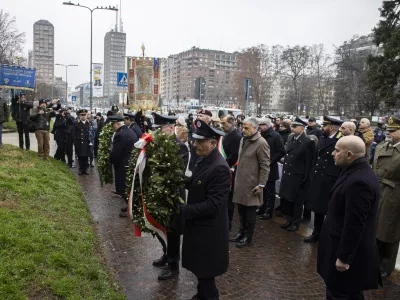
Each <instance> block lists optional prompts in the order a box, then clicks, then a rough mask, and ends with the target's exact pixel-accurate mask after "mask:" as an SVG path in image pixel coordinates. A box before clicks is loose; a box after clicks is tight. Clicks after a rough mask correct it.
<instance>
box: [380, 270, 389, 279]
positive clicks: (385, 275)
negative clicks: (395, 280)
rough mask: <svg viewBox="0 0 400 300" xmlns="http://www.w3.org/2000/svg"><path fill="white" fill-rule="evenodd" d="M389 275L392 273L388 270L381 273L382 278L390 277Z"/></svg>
mask: <svg viewBox="0 0 400 300" xmlns="http://www.w3.org/2000/svg"><path fill="white" fill-rule="evenodd" d="M389 276H390V274H389V273H388V272H385V271H384V272H382V273H381V277H382V278H388V277H389Z"/></svg>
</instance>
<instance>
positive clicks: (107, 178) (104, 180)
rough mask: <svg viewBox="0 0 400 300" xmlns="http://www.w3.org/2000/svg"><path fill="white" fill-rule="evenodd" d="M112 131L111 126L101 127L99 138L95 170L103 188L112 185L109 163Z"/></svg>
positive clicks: (111, 172)
mask: <svg viewBox="0 0 400 300" xmlns="http://www.w3.org/2000/svg"><path fill="white" fill-rule="evenodd" d="M113 134H114V130H113V128H112V126H111V124H107V125H105V126H104V127H103V130H102V132H101V133H100V137H99V152H98V161H97V168H98V170H99V175H100V184H101V186H102V187H103V186H104V185H106V184H112V183H114V177H113V171H112V165H111V163H110V151H111V139H112V136H113Z"/></svg>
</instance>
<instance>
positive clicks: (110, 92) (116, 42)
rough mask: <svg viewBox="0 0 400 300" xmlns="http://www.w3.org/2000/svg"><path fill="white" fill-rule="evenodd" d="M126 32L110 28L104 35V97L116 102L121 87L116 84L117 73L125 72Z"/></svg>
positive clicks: (121, 90) (121, 89)
mask: <svg viewBox="0 0 400 300" xmlns="http://www.w3.org/2000/svg"><path fill="white" fill-rule="evenodd" d="M125 56H126V33H124V32H117V31H114V30H111V31H110V32H107V33H106V35H105V37H104V87H103V88H104V91H103V93H104V97H105V98H106V99H107V100H108V101H110V103H115V104H117V103H118V99H119V93H121V92H123V88H122V87H118V86H117V73H118V72H125V63H126V58H125Z"/></svg>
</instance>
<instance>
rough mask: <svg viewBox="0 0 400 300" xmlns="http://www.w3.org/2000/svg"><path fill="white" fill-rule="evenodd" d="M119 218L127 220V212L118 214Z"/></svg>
mask: <svg viewBox="0 0 400 300" xmlns="http://www.w3.org/2000/svg"><path fill="white" fill-rule="evenodd" d="M119 216H120V217H121V218H127V217H128V212H126V211H125V212H120V213H119Z"/></svg>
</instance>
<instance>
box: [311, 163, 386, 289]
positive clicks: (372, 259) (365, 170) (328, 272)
mask: <svg viewBox="0 0 400 300" xmlns="http://www.w3.org/2000/svg"><path fill="white" fill-rule="evenodd" d="M378 202H379V181H378V178H377V177H376V175H375V174H374V172H373V171H372V169H371V168H370V167H369V166H368V163H367V161H366V160H365V158H361V159H359V160H356V161H354V162H353V163H352V164H351V165H350V166H349V167H348V168H347V169H345V170H343V172H342V173H341V174H340V176H339V178H338V180H337V181H336V183H335V185H334V187H333V190H332V192H331V194H330V200H329V209H328V215H327V216H326V219H325V222H324V225H323V227H322V233H321V236H320V241H319V247H318V261H317V270H318V273H319V274H320V275H321V277H322V278H323V279H324V280H325V282H326V284H327V285H328V286H329V287H330V288H331V289H334V290H338V291H343V292H348V291H360V290H368V289H376V288H378V283H379V282H380V272H379V256H378V249H377V246H376V240H375V237H376V235H375V234H376V229H375V227H376V214H377V209H378ZM337 258H339V259H340V260H341V261H342V262H344V263H346V264H349V265H350V269H349V270H348V271H345V272H338V271H337V270H336V267H335V263H336V259H337Z"/></svg>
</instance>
